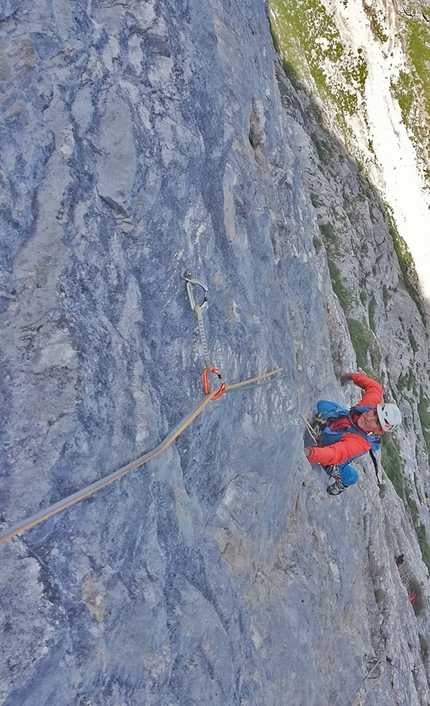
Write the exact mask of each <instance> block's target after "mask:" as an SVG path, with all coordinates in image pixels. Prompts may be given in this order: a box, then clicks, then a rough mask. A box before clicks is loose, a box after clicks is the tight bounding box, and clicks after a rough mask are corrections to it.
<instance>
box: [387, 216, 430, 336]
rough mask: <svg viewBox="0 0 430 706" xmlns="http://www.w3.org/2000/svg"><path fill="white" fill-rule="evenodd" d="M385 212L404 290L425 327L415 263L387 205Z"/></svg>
mask: <svg viewBox="0 0 430 706" xmlns="http://www.w3.org/2000/svg"><path fill="white" fill-rule="evenodd" d="M385 211H386V214H387V218H388V227H389V231H390V235H391V237H392V239H393V243H394V250H395V251H396V255H397V259H398V261H399V265H400V269H401V272H402V275H403V279H404V281H405V285H406V288H407V290H408V292H409V295H410V296H411V298H412V299H413V300H414V302H415V304H416V305H417V308H418V311H419V312H420V314H421V318H422V320H423V323H424V325H425V321H426V318H425V313H424V309H423V304H422V301H421V288H420V284H419V279H418V273H417V270H416V268H415V263H414V260H413V257H412V255H411V251H410V250H409V248H408V246H407V244H406V242H405V240H404V239H403V238H402V236H401V235H400V233H399V231H398V230H397V227H396V223H395V220H394V217H393V213H392V210H391V208H390V207H389V206H388V205H387V204H386V205H385Z"/></svg>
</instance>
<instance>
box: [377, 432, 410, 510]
mask: <svg viewBox="0 0 430 706" xmlns="http://www.w3.org/2000/svg"><path fill="white" fill-rule="evenodd" d="M381 459H382V465H383V466H384V469H385V471H386V473H387V476H388V478H389V479H390V481H391V482H392V484H393V486H394V490H395V491H396V493H397V495H398V496H399V498H401V499H402V500H404V499H405V494H404V490H403V460H402V458H401V456H400V453H399V448H398V445H397V441H395V439H394V437H392V436H389V435H387V434H385V435H383V436H382V444H381Z"/></svg>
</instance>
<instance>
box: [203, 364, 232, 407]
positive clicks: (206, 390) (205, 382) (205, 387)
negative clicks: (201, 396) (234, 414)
mask: <svg viewBox="0 0 430 706" xmlns="http://www.w3.org/2000/svg"><path fill="white" fill-rule="evenodd" d="M210 372H211V373H215V375H218V377H219V379H220V380H221V371H220V370H218V368H215V367H214V366H212V367H211V369H210ZM202 375H203V392H204V393H205V395H208V394H209V393H210V391H211V389H210V385H209V368H205V369H204V370H203V373H202ZM226 387H227V385H226V384H225V382H223V383H222V384H221V387H220V388H219V390H217V391H216V392H215V394H214V395H213V397H211V400H217V399H218V398H219V397H221V395H222V394H223V393H224V392H225V390H226Z"/></svg>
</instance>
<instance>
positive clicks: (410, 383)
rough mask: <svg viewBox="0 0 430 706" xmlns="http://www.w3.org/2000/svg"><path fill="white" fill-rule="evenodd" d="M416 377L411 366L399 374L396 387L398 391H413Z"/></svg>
mask: <svg viewBox="0 0 430 706" xmlns="http://www.w3.org/2000/svg"><path fill="white" fill-rule="evenodd" d="M416 384H417V379H416V377H415V373H414V371H413V369H412V368H409V370H408V372H406V373H404V374H403V375H400V377H399V379H398V381H397V388H398V390H399V392H405V391H406V392H413V391H414V389H415V388H416Z"/></svg>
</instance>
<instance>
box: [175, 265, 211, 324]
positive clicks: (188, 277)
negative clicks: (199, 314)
mask: <svg viewBox="0 0 430 706" xmlns="http://www.w3.org/2000/svg"><path fill="white" fill-rule="evenodd" d="M181 277H182V279H183V280H185V282H186V288H187V294H188V299H189V301H190V306H191V309H192V310H193V312H194V314H195V313H196V302H195V299H194V294H193V285H194V286H195V287H200V288H201V289H203V302H202V304H199V305H198V306H199V307H200V309H201V311H204V310H205V309H206V308H207V306H208V288H207V287H206V285H205V284H203V282H200V281H199V280H198V279H193V278H192V272H191V270H187V269H184V270H182V272H181Z"/></svg>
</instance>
